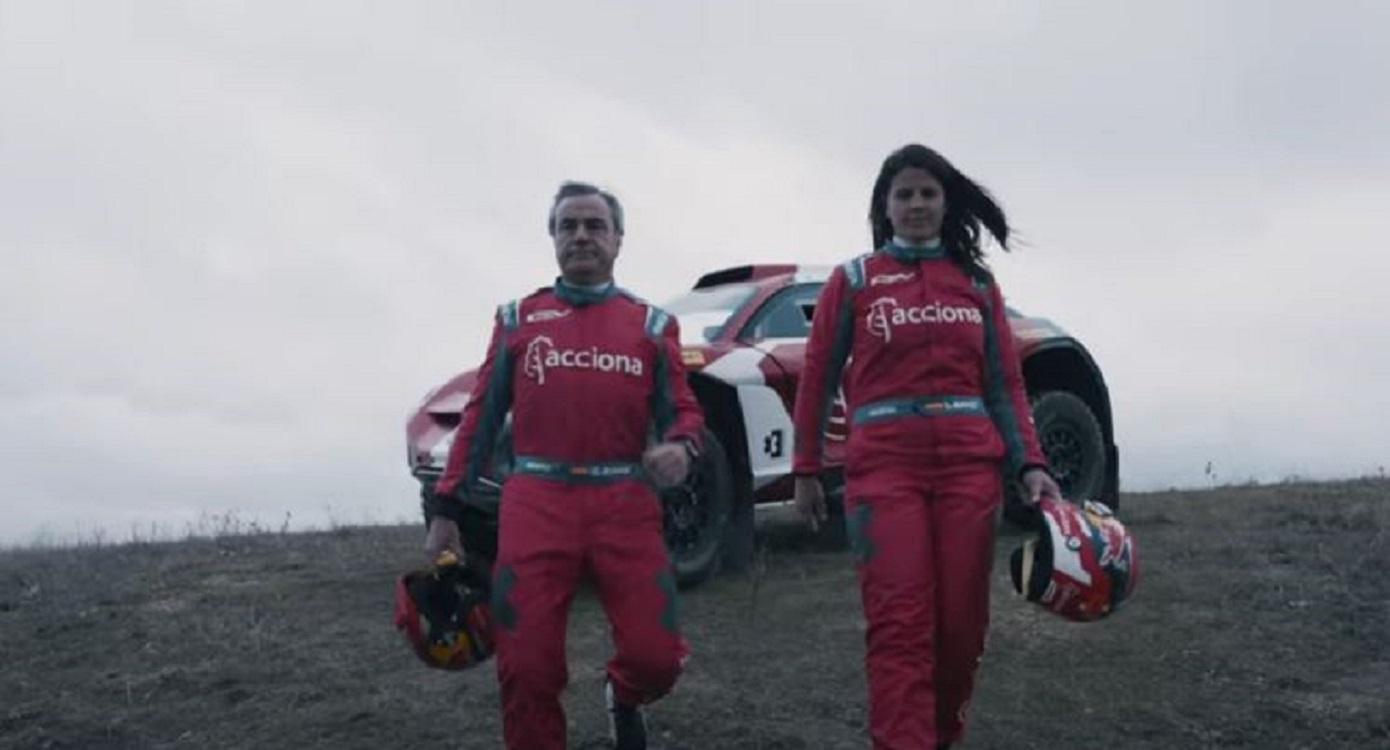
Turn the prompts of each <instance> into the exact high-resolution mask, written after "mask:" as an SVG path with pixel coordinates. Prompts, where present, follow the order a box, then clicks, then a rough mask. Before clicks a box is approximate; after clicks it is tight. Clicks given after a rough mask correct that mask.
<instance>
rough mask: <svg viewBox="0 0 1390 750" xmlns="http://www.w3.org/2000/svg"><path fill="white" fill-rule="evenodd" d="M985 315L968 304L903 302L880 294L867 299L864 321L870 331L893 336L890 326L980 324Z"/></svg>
mask: <svg viewBox="0 0 1390 750" xmlns="http://www.w3.org/2000/svg"><path fill="white" fill-rule="evenodd" d="M984 322H985V319H984V316H983V315H981V314H980V310H979V308H977V307H971V306H969V305H943V304H942V303H941V300H932V301H931V302H928V303H926V304H925V305H921V306H920V307H919V306H914V305H904V304H901V303H899V302H898V300H897V299H896V298H895V297H880V298H878V299H876V300H874V301H873V302H870V303H869V314H868V315H867V316H866V317H865V319H864V325H865V327H867V328H868V329H869V333H871V334H873V335H875V336H877V337H879V338H881V339H883V340H884V341H892V340H893V329H894V328H897V327H898V326H905V325H976V326H978V325H983V324H984Z"/></svg>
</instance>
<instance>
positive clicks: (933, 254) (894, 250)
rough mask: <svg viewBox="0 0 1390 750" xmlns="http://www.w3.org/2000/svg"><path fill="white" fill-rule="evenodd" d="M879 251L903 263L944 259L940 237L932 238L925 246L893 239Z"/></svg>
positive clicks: (943, 249) (943, 247)
mask: <svg viewBox="0 0 1390 750" xmlns="http://www.w3.org/2000/svg"><path fill="white" fill-rule="evenodd" d="M879 249H880V250H882V251H883V252H885V253H888V254H889V255H891V256H893V257H894V258H897V259H898V260H900V261H903V262H904V263H912V262H914V261H919V260H940V259H941V258H944V257H946V246H945V245H942V244H941V238H940V237H933V238H932V239H931V241H930V242H928V243H927V244H925V245H914V244H911V243H909V242H907V241H906V240H904V239H902V238H901V237H894V238H893V239H891V240H889V241H888V242H886V243H884V245H883V247H881V248H879Z"/></svg>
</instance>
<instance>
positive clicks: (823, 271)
mask: <svg viewBox="0 0 1390 750" xmlns="http://www.w3.org/2000/svg"><path fill="white" fill-rule="evenodd" d="M830 270H831V269H830V268H829V267H822V266H798V265H750V266H738V267H735V268H727V269H723V270H720V271H715V272H713V273H709V274H706V275H704V276H702V277H701V278H700V279H699V280H698V281H697V282H696V283H695V286H694V288H693V289H691V290H690V291H688V292H686V293H685V294H682V295H680V296H678V297H677V298H675V299H673V300H670V301H668V302H667V303H666V304H664V305H662V306H661V307H662V309H664V310H666V311H667V312H669V313H671V314H673V315H675V316H677V318H678V320H679V321H680V327H681V345H682V347H683V348H682V358H683V360H684V363H685V367H686V369H687V372H688V377H689V381H690V384H691V388H692V390H693V391H694V392H695V396H696V397H697V398H698V399H699V401H700V403H701V405H702V406H703V407H704V410H705V421H706V428H707V434H706V436H705V440H706V445H707V450H706V451H705V452H704V455H703V457H702V460H701V461H700V462H699V464H698V465H697V466H696V467H695V469H694V470H693V471H692V472H691V476H690V478H689V479H688V480H687V481H686V482H685V483H684V484H683V485H682V486H680V487H677V488H674V489H671V490H667V491H666V492H664V493H663V494H662V501H663V505H664V507H665V511H666V541H667V545H668V546H669V547H670V550H671V555H672V560H673V562H674V564H675V567H676V572H677V577H678V579H679V581H680V582H681V583H682V584H684V585H691V584H694V583H697V582H699V581H701V580H703V579H704V578H706V577H707V576H708V575H710V573H711V572H713V571H714V570H715V569H716V568H717V567H719V566H720V565H721V564H722V565H723V566H724V567H726V568H734V569H737V568H740V567H743V566H745V565H746V564H747V563H748V562H749V560H750V559H751V557H752V554H753V549H754V541H753V515H754V512H753V508H754V506H755V505H758V504H766V503H785V502H787V501H789V500H790V499H791V495H792V477H791V447H792V445H793V434H792V429H793V428H792V419H791V412H792V404H793V402H794V399H795V395H796V385H797V381H798V379H799V378H800V376H801V371H802V365H803V359H804V356H805V348H806V337H807V335H808V334H809V332H810V327H811V317H812V314H813V313H814V311H815V306H816V300H817V298H818V297H819V295H820V290H821V287H822V286H823V285H824V284H825V281H826V280H827V279H828V278H829V275H830ZM1008 314H1009V317H1010V324H1011V327H1012V329H1013V334H1014V338H1015V344H1016V347H1017V351H1018V352H1019V357H1020V359H1021V360H1022V363H1023V375H1024V379H1025V381H1026V382H1027V388H1028V393H1029V397H1030V399H1031V400H1032V404H1033V417H1034V421H1035V423H1036V425H1037V430H1038V438H1039V440H1040V442H1041V443H1042V447H1043V450H1044V451H1045V452H1046V453H1047V457H1048V461H1049V463H1050V464H1051V466H1052V470H1053V472H1054V473H1055V474H1056V476H1057V480H1058V482H1059V483H1060V484H1061V486H1062V490H1063V492H1064V493H1065V494H1066V495H1067V496H1068V497H1076V498H1089V499H1098V500H1102V501H1104V502H1106V503H1108V504H1109V505H1111V507H1112V508H1117V507H1118V500H1119V497H1118V494H1119V493H1118V489H1119V488H1118V484H1119V482H1118V476H1119V461H1118V452H1117V450H1116V447H1115V436H1114V429H1113V422H1112V418H1111V411H1110V395H1109V391H1108V390H1107V388H1106V385H1105V380H1104V378H1103V377H1102V376H1101V372H1100V369H1099V368H1098V367H1097V366H1096V363H1095V361H1094V360H1093V359H1092V357H1091V355H1090V354H1089V353H1088V352H1087V351H1086V348H1085V347H1084V346H1082V345H1081V343H1080V342H1079V341H1077V340H1076V339H1074V338H1072V337H1071V336H1068V335H1067V334H1066V333H1065V332H1064V331H1062V329H1060V328H1058V327H1057V326H1056V325H1054V324H1053V323H1051V322H1050V321H1048V320H1045V319H1043V318H1032V317H1026V316H1024V315H1022V314H1021V313H1019V312H1017V311H1016V310H1013V309H1009V311H1008ZM475 379H476V373H475V371H472V370H470V371H467V372H464V373H461V374H459V375H457V376H455V377H454V378H453V379H451V380H449V381H448V382H446V383H445V384H444V385H442V386H440V387H439V388H437V389H436V390H434V391H433V392H431V393H430V394H429V395H428V396H427V397H426V398H425V399H424V401H423V402H422V403H421V405H420V407H419V409H418V410H417V412H416V413H415V414H413V415H412V416H411V417H410V419H409V422H408V424H407V428H406V442H407V456H408V461H409V465H410V470H411V473H412V474H413V475H414V476H415V477H416V478H417V479H418V480H419V481H420V482H421V485H422V491H423V492H429V491H430V490H431V489H432V487H433V484H434V482H435V481H436V480H437V479H438V477H439V475H440V473H441V472H442V471H443V467H444V463H445V460H446V459H447V457H448V452H449V446H450V445H451V444H452V442H453V433H454V430H455V429H456V428H457V426H458V423H459V416H460V412H461V411H462V409H463V406H464V404H465V403H466V402H467V400H468V395H469V393H470V392H471V391H472V390H473V388H474V386H475ZM847 436H848V423H847V422H846V419H845V413H844V403H843V401H842V400H837V402H836V405H835V410H834V413H833V414H832V415H831V417H830V420H829V423H828V425H827V428H826V463H827V466H828V467H829V468H828V469H827V472H826V476H825V480H826V483H827V487H828V489H829V492H828V494H829V497H830V498H831V506H832V508H831V510H832V513H837V514H838V512H839V508H838V507H837V506H838V502H837V501H838V497H839V494H840V493H839V492H837V488H841V487H842V486H843V480H842V476H841V472H840V470H839V466H840V465H841V464H842V462H843V459H844V446H845V440H846V438H847ZM509 468H510V432H509V430H507V429H503V430H502V434H501V435H500V437H499V440H498V445H497V450H496V452H495V456H494V459H493V461H492V465H491V469H490V471H489V472H488V476H487V477H486V478H485V479H484V480H482V482H481V487H479V488H475V489H474V491H473V492H471V493H469V496H468V502H467V506H468V514H467V515H466V521H465V523H464V528H463V529H462V531H463V534H464V541H465V545H466V546H469V547H470V549H474V550H479V551H480V552H481V553H482V554H485V555H487V554H490V553H491V552H493V551H495V545H496V518H497V513H496V505H497V499H498V495H499V493H498V490H499V489H500V486H501V483H502V482H503V481H504V480H505V479H506V476H507V473H508V471H509ZM1009 495H1010V496H1009V497H1008V498H1006V502H1005V516H1006V517H1009V518H1010V519H1012V520H1014V521H1015V522H1018V523H1024V524H1027V523H1030V520H1031V519H1030V514H1029V511H1028V510H1027V509H1025V508H1023V507H1022V506H1021V505H1020V504H1019V502H1018V500H1017V495H1016V488H1012V487H1011V490H1010V493H1009ZM838 526H839V527H840V528H842V526H843V522H842V521H841V522H840V523H839V524H838ZM830 527H831V528H832V529H835V528H837V524H834V523H832V524H830ZM831 533H834V532H833V531H832V532H831Z"/></svg>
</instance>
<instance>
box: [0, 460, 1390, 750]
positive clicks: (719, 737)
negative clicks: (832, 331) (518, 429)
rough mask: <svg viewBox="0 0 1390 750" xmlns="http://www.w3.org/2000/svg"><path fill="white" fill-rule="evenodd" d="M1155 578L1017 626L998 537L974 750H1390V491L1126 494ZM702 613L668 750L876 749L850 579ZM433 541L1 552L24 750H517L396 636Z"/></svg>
mask: <svg viewBox="0 0 1390 750" xmlns="http://www.w3.org/2000/svg"><path fill="white" fill-rule="evenodd" d="M1123 509H1124V512H1123V513H1122V516H1123V517H1124V518H1125V520H1126V522H1127V523H1128V524H1129V526H1130V527H1131V528H1132V529H1133V531H1134V533H1135V534H1136V536H1137V537H1138V539H1139V542H1140V545H1141V552H1142V555H1143V565H1144V578H1143V580H1142V582H1141V584H1140V588H1139V591H1138V596H1137V597H1136V599H1135V600H1134V601H1133V602H1131V603H1130V604H1129V605H1128V606H1127V607H1126V608H1125V609H1124V610H1123V611H1121V612H1120V613H1119V614H1117V615H1116V616H1115V617H1113V618H1111V619H1109V620H1107V621H1104V622H1101V623H1096V624H1090V625H1076V624H1070V623H1066V622H1062V621H1060V620H1057V619H1054V618H1052V617H1050V616H1049V615H1047V614H1046V613H1044V612H1042V611H1041V610H1037V609H1036V608H1034V607H1033V606H1031V605H1028V604H1026V603H1024V602H1021V601H1019V600H1017V599H1015V598H1014V597H1013V595H1012V592H1011V591H1010V589H1009V587H1008V583H1007V573H1006V570H1007V568H1006V566H1005V565H1004V564H1003V561H1004V560H1005V558H1006V556H1007V554H1008V552H1009V550H1010V549H1012V547H1013V546H1014V545H1016V544H1018V543H1019V542H1020V541H1021V539H1022V534H1021V533H1020V532H1016V531H1011V530H1005V531H1004V532H1003V533H1002V535H1001V538H1000V544H999V549H998V560H999V562H998V564H997V566H996V586H995V592H994V620H993V623H992V626H991V635H990V642H989V650H988V653H987V655H986V658H985V662H984V665H983V670H982V673H981V678H980V681H979V688H978V690H977V693H976V700H975V703H974V708H973V719H972V723H971V733H970V736H969V737H968V739H967V741H966V742H965V743H964V746H965V747H969V748H1126V749H1128V748H1207V747H1212V748H1217V747H1219V748H1231V747H1251V748H1255V747H1258V748H1372V747H1390V645H1387V641H1388V638H1387V637H1388V636H1390V565H1387V562H1390V543H1387V541H1386V534H1387V529H1390V482H1387V481H1385V480H1380V479H1374V480H1357V481H1350V482H1340V483H1326V484H1285V485H1277V486H1254V487H1231V488H1217V489H1213V490H1209V491H1199V492H1166V493H1152V494H1137V495H1127V496H1125V497H1124V499H1123ZM763 531H764V533H763V536H762V543H761V547H760V549H761V552H760V555H759V562H758V564H757V566H756V567H755V570H754V571H753V572H752V573H750V574H748V575H746V576H737V577H735V576H721V577H718V578H716V579H715V580H713V581H711V582H709V583H708V584H706V585H704V586H702V587H700V588H698V589H696V590H694V591H690V592H687V593H686V594H685V595H684V598H683V599H682V612H681V616H682V621H683V623H684V628H685V630H686V632H687V634H688V636H689V638H690V640H691V641H692V643H693V645H694V647H695V650H696V653H695V658H694V659H693V660H692V661H691V662H690V665H689V668H688V671H687V672H686V674H685V675H684V676H683V678H682V680H681V683H680V685H679V686H678V687H677V690H676V692H675V693H674V694H673V695H671V696H670V697H669V698H667V699H666V700H665V701H663V702H661V703H660V704H658V705H656V706H654V707H653V708H652V709H651V710H650V711H649V717H650V721H651V726H652V729H653V730H654V734H655V740H656V742H655V743H654V745H655V746H656V747H661V748H668V749H705V748H721V749H722V748H748V749H750V750H751V749H754V748H757V749H762V750H772V749H774V748H777V749H782V750H792V749H799V748H814V749H817V750H819V749H822V748H865V747H867V746H868V740H867V736H866V733H865V687H864V677H863V669H862V663H861V660H862V657H863V624H862V617H861V613H860V608H859V601H858V592H857V588H856V584H855V578H854V572H853V567H852V565H851V563H850V561H849V558H848V556H847V554H846V553H844V552H842V551H836V550H826V549H818V548H817V547H816V545H815V544H813V543H812V542H811V541H809V540H808V539H807V538H806V536H805V534H803V533H802V532H801V531H800V530H799V529H798V528H796V527H793V526H788V525H785V524H783V525H778V524H771V525H768V526H766V527H765V528H764V530H763ZM422 537H423V534H422V530H421V529H420V528H417V527H374V528H343V529H338V530H335V531H331V532H322V533H313V534H273V533H261V534H254V535H247V536H225V537H222V538H218V539H190V540H186V541H180V542H170V543H155V544H151V543H144V544H127V545H122V546H87V547H78V548H64V549H32V550H10V551H4V552H0V670H3V671H2V672H0V674H3V677H2V678H0V747H5V748H177V747H197V748H202V749H211V748H319V747H326V748H412V749H423V748H497V747H500V746H501V741H500V722H499V716H498V699H497V688H496V685H495V681H494V676H493V672H492V669H491V666H490V665H487V666H484V667H482V668H480V669H477V670H474V671H472V672H469V673H466V674H462V675H460V674H447V673H439V672H434V671H431V670H428V669H426V668H424V667H423V666H421V665H419V664H418V663H417V662H416V661H415V660H414V658H413V657H412V656H411V655H410V653H409V652H408V650H407V648H406V646H405V644H404V642H403V641H401V640H400V639H399V637H398V636H397V634H396V633H395V632H394V630H393V629H392V627H391V597H392V584H393V580H394V578H395V576H396V575H397V574H398V573H400V572H401V571H403V570H405V569H407V568H410V567H414V566H416V565H417V564H418V563H419V562H420V558H421V555H422V553H421V551H420V543H421V540H422ZM569 652H570V674H571V681H570V690H569V691H568V692H567V693H566V703H567V706H568V708H569V716H570V742H571V745H572V746H573V747H579V748H599V747H604V742H603V733H604V727H605V725H604V717H603V713H602V708H601V700H600V680H601V675H602V666H603V662H604V660H605V659H606V658H607V653H608V644H607V625H606V623H605V621H604V619H603V616H602V612H601V611H600V609H599V608H598V607H597V606H596V603H595V601H594V600H593V597H592V596H589V595H581V596H580V597H579V600H578V602H577V604H576V607H575V611H574V613H573V615H572V617H571V623H570V641H569Z"/></svg>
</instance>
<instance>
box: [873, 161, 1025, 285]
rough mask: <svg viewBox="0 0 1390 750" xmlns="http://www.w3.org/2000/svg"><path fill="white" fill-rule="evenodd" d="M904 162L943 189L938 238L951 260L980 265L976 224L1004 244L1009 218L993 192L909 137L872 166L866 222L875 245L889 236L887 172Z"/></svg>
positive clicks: (900, 168)
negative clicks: (875, 172)
mask: <svg viewBox="0 0 1390 750" xmlns="http://www.w3.org/2000/svg"><path fill="white" fill-rule="evenodd" d="M908 167H917V168H918V169H925V170H927V172H929V173H931V176H932V177H935V178H936V179H937V181H938V182H940V183H941V187H942V189H943V190H945V191H946V215H945V216H944V217H942V219H941V243H942V244H943V245H945V246H946V251H947V252H948V253H950V255H951V257H952V258H954V259H955V261H956V262H957V263H960V264H961V265H962V266H964V267H966V268H970V267H971V266H974V267H978V268H980V269H983V268H984V257H985V254H984V251H983V250H981V249H980V226H981V225H983V226H984V228H985V229H987V230H989V233H990V234H991V235H993V236H994V239H995V241H997V242H998V243H999V246H1000V247H1002V248H1003V249H1005V250H1008V249H1009V222H1008V221H1007V220H1006V219H1005V218H1004V209H1002V208H1000V207H999V204H998V203H996V202H995V200H994V196H992V195H990V194H989V191H988V190H985V189H984V188H983V187H981V186H980V185H978V184H976V183H975V181H974V180H972V179H970V178H969V177H966V176H965V175H964V174H962V173H961V171H960V170H959V169H956V167H955V165H953V164H951V162H949V161H947V160H946V157H944V156H942V155H941V154H938V153H937V152H935V151H933V150H932V149H929V148H927V147H926V146H923V145H921V144H917V143H909V144H908V145H906V146H903V147H902V148H900V149H898V150H897V151H894V152H893V153H891V154H889V155H888V158H887V159H884V160H883V167H882V168H880V169H879V171H878V180H876V181H875V182H874V193H873V197H872V198H870V199H869V228H870V230H871V231H872V232H873V236H874V247H875V248H879V247H883V245H884V243H886V242H888V240H890V239H892V238H893V224H892V222H890V221H889V220H888V187H889V186H890V185H892V184H893V178H894V177H896V176H897V175H898V173H899V172H901V171H903V170H904V169H906V168H908Z"/></svg>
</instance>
